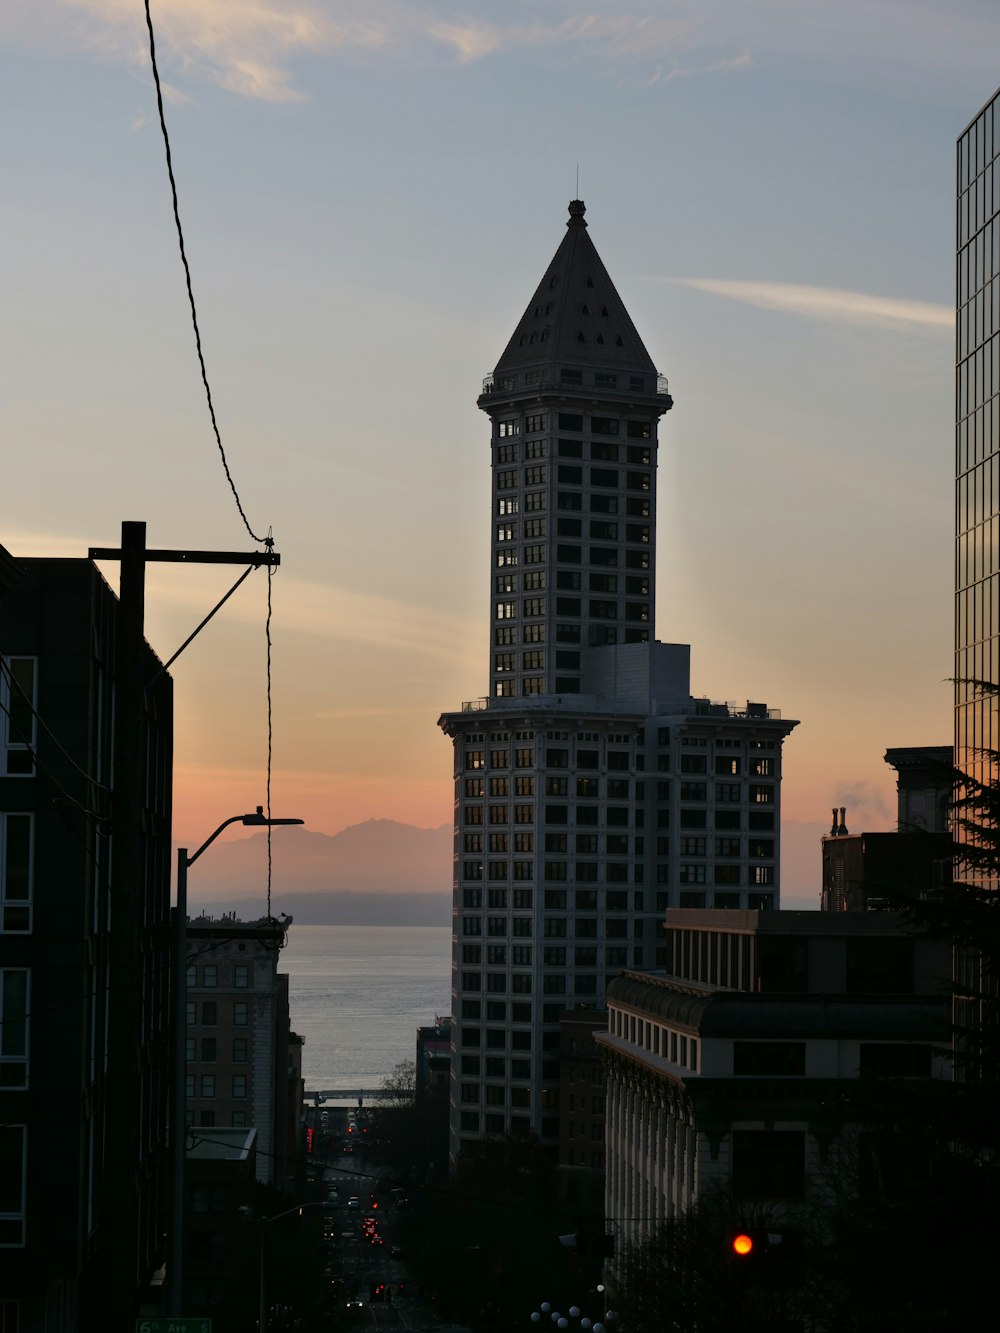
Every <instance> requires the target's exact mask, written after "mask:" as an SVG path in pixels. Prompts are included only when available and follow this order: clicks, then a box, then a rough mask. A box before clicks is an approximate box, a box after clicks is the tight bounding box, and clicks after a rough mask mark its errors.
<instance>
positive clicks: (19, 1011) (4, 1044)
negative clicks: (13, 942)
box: [0, 967, 29, 1089]
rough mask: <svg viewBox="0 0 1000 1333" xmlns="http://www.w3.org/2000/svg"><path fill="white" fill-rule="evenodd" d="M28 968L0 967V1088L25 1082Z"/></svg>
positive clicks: (26, 1079)
mask: <svg viewBox="0 0 1000 1333" xmlns="http://www.w3.org/2000/svg"><path fill="white" fill-rule="evenodd" d="M28 975H29V973H28V969H27V968H22V967H5V968H3V969H0V1089H5V1088H26V1087H27V1086H28Z"/></svg>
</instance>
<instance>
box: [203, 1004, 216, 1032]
mask: <svg viewBox="0 0 1000 1333" xmlns="http://www.w3.org/2000/svg"><path fill="white" fill-rule="evenodd" d="M218 1021H219V1006H218V1005H217V1004H216V1002H215V1001H214V1000H205V1002H204V1003H203V1004H202V1006H201V1022H202V1026H203V1027H207V1028H214V1027H215V1025H216V1023H218Z"/></svg>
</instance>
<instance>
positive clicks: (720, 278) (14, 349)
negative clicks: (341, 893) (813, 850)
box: [0, 0, 1000, 875]
mask: <svg viewBox="0 0 1000 1333" xmlns="http://www.w3.org/2000/svg"><path fill="white" fill-rule="evenodd" d="M152 15H153V21H154V25H155V31H156V41H157V55H158V59H159V63H160V72H161V78H162V80H163V84H164V95H165V108H166V117H167V125H168V129H169V133H170V140H171V151H172V158H173V166H174V171H175V175H176V180H177V189H178V196H179V205H180V212H181V219H182V222H183V226H184V232H185V241H186V247H187V254H188V259H189V262H190V265H191V273H192V280H193V287H194V293H195V299H196V302H197V306H198V313H199V319H200V325H201V335H202V343H203V349H204V355H205V360H206V364H207V368H208V375H209V380H210V383H211V386H212V393H213V398H214V402H215V409H216V413H217V418H218V422H219V428H220V432H221V436H222V441H223V445H224V447H225V450H226V454H227V457H228V461H229V465H230V468H231V471H232V475H233V478H234V481H235V484H236V487H237V489H238V491H239V494H240V497H241V500H242V502H243V505H244V508H245V510H246V513H247V516H248V518H249V521H250V524H251V526H252V527H253V528H254V530H255V531H256V532H258V533H262V532H266V531H267V530H268V529H271V530H273V534H274V538H275V549H276V550H277V551H279V552H280V554H281V567H280V570H279V572H278V573H277V574H276V575H275V577H274V579H273V583H272V593H273V620H272V640H273V657H272V689H273V696H272V697H273V772H272V810H273V812H274V814H275V815H278V816H286V815H287V816H297V817H301V818H303V819H305V820H306V822H307V824H308V826H309V827H310V828H312V829H315V830H318V831H321V832H325V833H336V832H337V831H339V830H340V829H343V828H345V827H347V826H349V825H351V824H354V823H357V822H359V821H363V820H367V819H373V818H386V819H396V820H400V821H403V822H406V823H410V824H415V825H417V826H420V827H434V826H437V825H440V824H443V823H447V822H449V821H450V819H451V776H450V775H451V756H450V745H449V743H448V742H447V741H446V740H445V739H444V738H443V736H442V735H441V733H440V732H439V730H438V729H437V726H436V720H437V717H438V715H439V713H440V712H442V711H444V710H447V709H453V708H455V707H457V706H458V705H459V704H460V703H461V702H462V701H463V700H466V699H472V698H476V697H478V696H480V695H482V694H484V693H485V691H486V688H487V685H488V677H487V651H488V632H489V624H488V607H489V578H490V569H489V532H490V509H489V503H490V501H489V424H488V420H487V418H486V417H485V416H484V415H483V414H481V413H480V412H479V411H478V409H477V408H476V397H477V395H478V393H479V391H480V387H481V383H482V379H483V376H484V375H485V374H487V373H488V372H489V371H490V370H491V369H492V367H493V366H494V364H495V363H496V361H497V359H498V357H499V355H500V353H501V351H502V350H503V348H504V346H505V344H506V342H507V339H508V337H509V336H510V333H511V332H512V330H513V328H514V325H515V323H516V321H517V320H518V318H519V317H520V315H521V313H522V311H523V309H524V307H525V306H526V304H527V303H528V301H529V299H530V297H531V295H532V294H533V292H534V288H535V286H536V284H537V282H538V280H539V279H540V277H541V275H542V273H543V272H544V270H545V267H546V265H547V263H548V261H549V259H550V257H551V255H552V253H553V252H554V250H555V248H556V246H557V245H558V244H559V241H560V240H561V238H562V235H563V234H564V232H563V227H564V223H565V219H566V205H567V202H568V201H569V200H570V199H571V198H573V197H575V196H577V194H579V197H581V198H583V199H584V200H585V201H586V204H587V221H588V223H589V225H590V229H591V231H590V234H591V237H592V239H593V241H594V243H595V245H596V246H597V249H598V251H599V252H600V254H601V256H602V258H603V260H604V262H605V265H606V266H607V268H608V270H609V272H610V274H611V276H612V278H613V280H614V281H615V283H616V286H617V287H618V290H619V292H620V293H621V295H622V297H623V299H624V301H625V304H626V306H627V308H628V309H629V311H630V313H631V315H632V318H633V321H634V323H635V325H636V327H637V328H638V330H639V332H640V335H641V336H642V338H643V341H644V342H645V344H646V347H647V348H648V350H649V352H650V354H651V356H652V358H653V360H654V361H655V362H656V364H657V367H658V368H659V370H660V371H661V373H663V374H665V375H666V376H668V378H669V381H670V390H671V393H672V395H673V397H674V401H675V406H674V408H673V410H672V411H671V412H670V414H669V416H668V417H666V418H665V420H664V423H663V427H662V429H661V437H660V438H661V447H660V471H659V491H658V504H659V518H658V584H657V593H658V598H657V608H656V614H657V637H659V638H660V639H662V640H664V641H674V642H687V643H691V644H692V646H693V647H692V683H693V688H694V691H695V693H697V694H699V695H707V696H709V697H711V698H713V699H717V700H736V701H743V700H746V699H754V700H763V701H765V702H766V703H767V704H768V705H769V706H771V707H773V708H780V709H781V711H782V713H783V715H784V716H785V717H790V718H796V719H799V722H800V725H799V726H798V727H797V728H796V730H795V731H794V732H793V734H792V736H791V737H790V739H789V740H788V742H787V743H786V760H785V769H784V784H783V792H782V800H783V809H784V815H785V818H786V819H788V820H791V821H800V822H808V821H812V820H828V819H829V809H830V807H831V806H832V805H838V806H839V805H846V806H847V807H848V822H849V824H850V826H851V827H852V829H853V830H860V829H861V828H862V827H865V828H873V829H875V828H887V827H891V825H892V820H893V816H894V808H895V797H894V786H893V774H892V772H891V770H889V769H888V768H887V767H886V765H885V764H884V763H883V760H882V755H883V752H884V750H885V748H886V747H887V746H898V745H908V744H941V743H947V742H948V741H949V740H950V739H951V718H950V712H951V708H950V701H951V695H950V686H949V684H948V677H949V676H950V675H951V672H952V661H951V644H952V602H951V587H952V540H951V538H952V526H953V517H952V516H953V502H952V476H953V453H952V448H953V445H952V438H953V437H952V417H953V413H952V403H953V389H952V365H953V308H954V306H953V303H954V282H953V255H954V221H953V219H954V213H953V197H954V165H953V164H954V144H955V140H956V138H957V136H958V134H959V133H960V132H961V130H962V129H963V128H964V127H965V125H966V124H967V123H968V122H969V120H971V119H972V117H973V116H974V115H975V113H976V111H977V110H978V109H979V108H980V106H981V105H982V104H983V103H984V102H985V101H986V100H987V99H988V98H989V97H990V96H991V94H992V93H993V91H994V89H995V87H996V84H997V82H998V78H1000V73H998V65H997V60H996V53H997V51H998V49H1000V7H998V6H997V5H996V4H995V3H993V0H982V2H981V3H980V2H978V0H838V3H837V4H830V3H829V0H816V2H814V0H677V2H676V3H675V2H673V0H535V2H534V3H533V4H527V3H522V0H505V3H503V4H485V3H474V2H473V0H454V3H448V4H445V3H439V0H424V3H419V4H418V3H409V2H407V0H311V2H310V0H153V3H152ZM0 88H2V89H3V94H2V97H3V103H4V110H5V122H6V125H7V133H6V134H5V135H4V136H3V142H2V145H0V165H2V171H3V181H4V189H3V191H2V194H0V225H2V229H3V235H4V236H5V240H6V244H5V246H4V253H3V260H2V261H0V262H2V264H3V293H4V295H3V304H4V319H3V321H2V325H0V355H2V363H3V367H4V376H3V379H4V387H3V393H2V395H0V424H2V431H3V440H4V462H5V466H4V485H3V489H2V492H0V494H2V503H0V541H2V542H3V543H4V544H5V545H6V546H7V547H8V549H9V550H11V551H12V552H13V553H14V554H15V555H74V556H84V555H86V552H87V548H88V547H89V546H92V545H104V546H115V545H118V542H119V536H120V525H121V522H122V521H123V520H144V521H145V522H146V523H147V529H148V542H149V545H150V546H154V547H175V548H210V549H218V550H232V551H253V550H255V549H257V548H256V544H255V543H254V542H252V541H251V540H250V538H249V536H248V534H247V532H246V530H245V529H244V528H243V525H242V522H241V520H240V517H239V514H238V512H237V509H236V505H235V503H234V501H233V497H232V493H231V492H230V490H229V488H228V483H227V481H226V478H225V475H224V472H223V469H222V466H221V462H220V459H219V453H218V449H217V446H216V443H215V440H214V437H213V435H212V429H211V423H210V420H209V417H208V412H207V408H206V403H205V397H204V390H203V387H202V384H201V379H200V374H199V370H198V364H197V360H196V355H195V349H194V339H193V334H192V329H191V322H190V313H189V309H188V305H187V295H186V291H185V287H184V275H183V270H182V268H181V263H180V258H179V254H178V246H177V239H176V234H175V231H174V222H173V216H172V212H171V200H170V190H169V183H168V179H167V174H166V167H165V160H164V149H163V144H162V140H161V137H160V130H159V125H158V120H157V109H156V98H155V90H154V86H153V81H152V75H151V70H150V61H149V48H148V39H147V35H146V28H145V20H144V14H143V7H142V3H141V0H36V2H35V3H33V4H28V3H21V4H15V3H8V4H6V5H3V6H0ZM577 181H579V185H577ZM102 568H103V570H104V573H105V575H106V577H107V578H108V579H109V582H111V583H112V586H117V577H118V573H117V569H116V568H115V567H114V566H112V565H110V564H106V565H104V566H102ZM237 573H238V570H229V569H227V568H225V567H221V568H219V567H213V568H196V567H193V566H153V567H151V568H150V571H149V579H148V598H147V633H148V637H149V638H150V640H151V642H152V643H153V645H154V647H155V648H156V649H157V651H158V652H160V654H161V656H163V657H167V656H169V655H170V654H172V653H173V652H174V650H175V649H176V647H177V646H178V645H179V644H180V643H181V642H182V641H183V639H184V638H186V636H187V635H188V633H190V631H191V630H192V629H193V628H194V626H195V625H196V624H197V623H198V622H199V621H200V620H201V619H202V617H203V616H204V615H205V614H206V613H207V612H208V611H209V610H210V609H211V607H212V606H213V605H214V604H215V602H216V601H217V600H218V598H219V597H221V595H222V594H223V593H224V592H225V591H226V589H227V588H228V587H229V586H230V584H231V583H232V582H233V581H234V580H235V578H236V576H237ZM265 609H266V575H265V574H264V573H263V572H259V573H255V574H254V575H252V576H251V578H250V579H249V580H248V581H247V583H246V584H244V585H243V587H242V588H241V589H240V591H239V592H238V593H237V594H236V595H235V596H234V597H233V599H232V600H231V601H230V602H229V603H227V605H226V607H225V608H224V609H223V611H222V612H220V614H219V615H218V616H217V617H216V618H215V619H214V620H213V621H212V623H211V624H210V625H209V626H208V628H206V629H205V630H204V631H203V632H202V634H201V635H200V636H199V637H198V639H197V640H196V641H195V642H194V643H193V644H192V646H191V647H189V648H188V649H187V650H186V651H185V653H184V654H183V655H182V656H181V657H180V658H179V659H178V662H177V664H176V666H175V668H174V677H175V698H176V707H177V719H176V770H175V834H176V837H177V838H178V840H179V841H181V842H187V843H188V844H189V845H192V846H195V845H197V844H198V843H199V842H201V841H202V839H203V838H204V837H205V836H207V834H208V832H210V831H211V829H212V828H214V827H215V825H216V824H217V823H218V822H220V821H221V820H222V819H224V818H226V817H228V816H229V815H231V814H233V813H236V812H238V811H241V810H243V809H252V808H253V807H254V806H255V805H257V804H258V803H263V801H264V800H265V783H266V777H265V766H266V746H267V725H266V708H265V634H264V619H265ZM277 857H278V860H277V863H276V865H277V869H276V873H277V874H279V875H280V846H279V848H278V852H277ZM817 872H818V857H817Z"/></svg>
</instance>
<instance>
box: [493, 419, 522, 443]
mask: <svg viewBox="0 0 1000 1333" xmlns="http://www.w3.org/2000/svg"><path fill="white" fill-rule="evenodd" d="M520 433H521V427H520V425H519V424H518V423H517V421H515V420H510V421H501V422H499V423H498V425H497V434H498V435H499V436H500V438H501V439H505V438H507V437H509V436H511V435H520Z"/></svg>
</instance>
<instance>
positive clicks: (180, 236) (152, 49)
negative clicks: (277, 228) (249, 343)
mask: <svg viewBox="0 0 1000 1333" xmlns="http://www.w3.org/2000/svg"><path fill="white" fill-rule="evenodd" d="M145 6H146V27H147V29H148V31H149V59H150V63H151V65H152V67H153V82H154V83H155V85H156V106H157V110H158V111H159V113H160V132H161V134H162V135H163V148H164V152H165V153H166V156H167V176H168V177H169V179H170V195H171V199H172V200H173V206H174V223H175V225H176V228H177V243H178V246H179V247H180V252H181V263H182V264H183V265H184V280H185V283H186V284H187V294H188V303H189V304H190V306H191V323H192V325H193V327H194V341H195V347H196V348H197V351H198V365H199V366H200V367H201V382H202V384H203V385H204V386H205V397H206V399H207V401H208V414H209V416H210V417H211V418H212V430H213V431H214V433H215V442H216V444H217V445H218V446H219V457H220V458H221V459H222V466H223V469H224V470H225V473H226V480H227V481H228V482H229V489H230V490H231V491H232V493H233V499H234V500H235V501H236V508H237V509H238V510H239V511H240V518H241V519H242V520H243V526H244V527H245V528H246V530H247V532H249V534H250V536H251V537H252V538H253V540H254V541H255V542H259V543H260V544H261V545H262V546H266V547H267V548H268V549H269V550H270V549H271V547H272V546H273V545H274V541H273V539H272V538H271V537H270V535H268V536H267V537H259V536H258V535H257V533H256V532H254V530H253V528H252V527H251V526H250V520H249V519H248V518H247V516H246V513H245V512H244V509H243V503H242V501H241V500H240V495H239V491H237V489H236V483H235V482H234V481H233V475H232V473H231V472H230V470H229V461H228V459H227V458H226V451H225V449H224V448H223V445H222V436H221V434H220V433H219V423H218V422H217V421H216V418H215V405H214V403H213V402H212V390H211V387H210V385H209V383H208V371H207V370H206V368H205V357H204V355H203V353H202V349H201V330H200V329H199V327H198V310H197V307H196V306H195V302H194V288H193V287H192V285H191V268H190V266H189V264H188V259H187V251H186V249H185V246H184V230H183V228H182V227H181V214H180V208H179V206H178V203H177V182H176V181H175V180H174V165H173V159H172V157H171V154H170V137H169V135H168V134H167V120H166V116H165V114H164V110H163V90H162V89H161V87H160V72H159V69H158V68H157V64H156V39H155V37H154V36H153V16H152V14H151V13H150V9H149V6H150V0H145Z"/></svg>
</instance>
